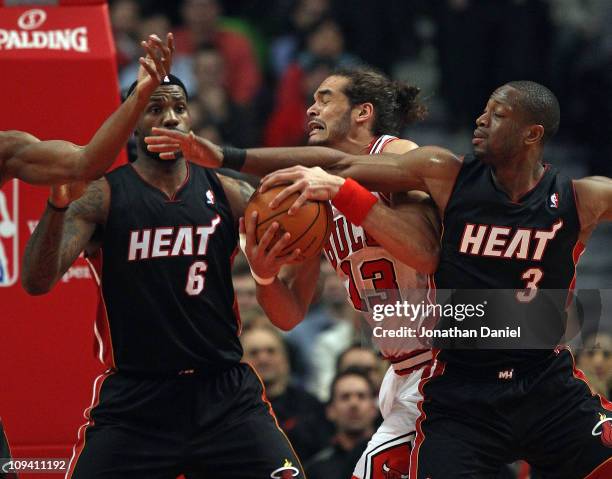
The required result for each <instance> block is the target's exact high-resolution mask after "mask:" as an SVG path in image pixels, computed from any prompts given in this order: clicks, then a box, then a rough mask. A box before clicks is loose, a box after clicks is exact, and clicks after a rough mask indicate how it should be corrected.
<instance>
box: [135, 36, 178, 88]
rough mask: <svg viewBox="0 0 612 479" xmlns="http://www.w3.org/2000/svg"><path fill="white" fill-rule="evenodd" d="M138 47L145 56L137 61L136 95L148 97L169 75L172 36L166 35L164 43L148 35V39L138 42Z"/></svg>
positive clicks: (172, 52) (172, 47) (172, 56)
mask: <svg viewBox="0 0 612 479" xmlns="http://www.w3.org/2000/svg"><path fill="white" fill-rule="evenodd" d="M140 45H141V46H142V48H143V49H144V51H145V53H146V55H145V56H144V57H140V58H139V59H138V62H139V63H140V68H139V69H138V78H137V80H138V84H137V85H136V94H137V95H145V96H147V97H148V96H149V95H151V93H153V92H154V91H155V89H156V88H157V87H158V86H159V85H160V84H161V82H162V80H163V79H164V77H165V76H166V75H167V74H168V73H170V70H171V68H172V60H173V58H174V36H173V35H172V33H168V35H167V37H166V43H164V42H162V41H161V39H160V38H159V37H158V36H157V35H149V38H148V39H147V40H146V41H145V40H143V41H142V42H140Z"/></svg>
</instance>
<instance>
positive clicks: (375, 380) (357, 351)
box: [336, 344, 388, 396]
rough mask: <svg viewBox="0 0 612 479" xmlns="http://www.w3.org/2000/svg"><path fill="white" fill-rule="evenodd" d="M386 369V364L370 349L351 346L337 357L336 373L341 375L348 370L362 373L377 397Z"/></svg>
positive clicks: (355, 345)
mask: <svg viewBox="0 0 612 479" xmlns="http://www.w3.org/2000/svg"><path fill="white" fill-rule="evenodd" d="M387 367H388V363H387V362H386V361H383V360H382V359H381V357H380V356H379V355H378V354H377V353H376V351H374V350H373V349H372V348H371V347H368V346H362V345H360V344H353V345H352V346H350V347H348V348H347V349H345V350H344V351H342V353H340V356H338V361H337V363H336V372H337V373H341V372H343V371H347V370H349V369H359V370H361V371H363V372H364V373H365V374H367V375H368V377H369V378H370V381H371V382H372V384H373V385H374V388H375V390H376V395H377V396H378V392H379V391H380V385H381V384H382V381H383V378H384V377H385V372H386V371H387Z"/></svg>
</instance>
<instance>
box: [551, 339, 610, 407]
mask: <svg viewBox="0 0 612 479" xmlns="http://www.w3.org/2000/svg"><path fill="white" fill-rule="evenodd" d="M561 351H567V352H568V353H569V354H570V357H571V358H572V372H573V374H574V377H575V378H576V379H578V380H579V381H582V382H584V383H585V384H586V385H587V387H588V388H589V391H591V396H596V397H597V399H599V402H600V403H601V407H602V408H604V409H607V410H608V411H612V402H610V401H608V400H607V399H606V398H605V397H603V396H602V395H601V394H597V393H596V392H595V391H593V389H592V388H591V385H590V384H589V381H588V380H587V378H586V376H585V375H584V373H583V372H582V371H581V370H580V369H578V368H577V367H576V358H575V357H574V355H573V354H572V350H571V349H570V348H568V347H567V346H559V347H558V348H557V349H555V353H557V354H559V353H560V352H561Z"/></svg>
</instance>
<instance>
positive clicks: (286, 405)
mask: <svg viewBox="0 0 612 479" xmlns="http://www.w3.org/2000/svg"><path fill="white" fill-rule="evenodd" d="M241 342H242V346H243V348H244V360H245V361H248V362H249V363H251V364H252V365H253V367H254V368H255V370H256V371H257V373H258V374H259V376H260V377H261V379H262V381H263V383H264V385H265V387H266V396H267V397H268V400H269V401H270V403H271V404H272V408H273V409H274V413H275V415H276V418H277V419H278V423H279V425H280V427H281V428H282V429H283V431H285V433H286V434H287V436H288V437H289V440H290V441H291V443H292V444H293V447H294V448H295V450H296V452H297V453H298V455H299V456H300V458H301V459H302V461H305V460H307V459H308V458H309V457H311V456H312V455H313V454H314V453H316V452H317V451H319V450H320V446H321V444H324V443H326V442H327V441H328V440H329V437H330V435H331V432H332V431H331V428H330V427H329V425H328V423H327V422H326V420H325V412H324V409H323V404H322V403H320V402H319V401H318V400H317V399H316V398H315V397H314V396H312V395H311V394H309V393H308V392H306V391H305V390H304V389H302V388H301V387H298V386H296V385H295V384H292V383H291V382H290V373H291V370H290V365H289V356H288V351H287V346H286V344H285V342H284V340H283V337H282V336H281V335H280V333H279V332H278V330H276V329H275V328H273V327H272V326H267V327H253V328H251V329H249V330H248V331H245V332H244V333H243V335H242V338H241Z"/></svg>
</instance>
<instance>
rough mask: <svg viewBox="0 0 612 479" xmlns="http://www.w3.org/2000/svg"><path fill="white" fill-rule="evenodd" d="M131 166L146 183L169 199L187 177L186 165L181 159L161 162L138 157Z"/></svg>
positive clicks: (146, 157) (144, 156) (143, 156)
mask: <svg viewBox="0 0 612 479" xmlns="http://www.w3.org/2000/svg"><path fill="white" fill-rule="evenodd" d="M132 166H133V167H134V169H135V170H136V171H137V172H138V173H139V174H140V175H141V176H142V177H143V178H144V179H145V180H146V181H147V182H148V183H151V184H152V185H153V186H155V187H156V188H158V189H160V190H162V191H163V192H164V193H166V194H167V195H168V196H170V197H172V196H174V194H175V193H176V191H177V190H178V189H179V188H180V186H181V185H182V184H183V183H184V182H185V177H186V176H187V163H186V161H185V160H184V159H182V158H181V159H179V160H176V161H162V160H155V159H153V158H150V157H148V156H147V155H138V158H137V159H136V161H135V162H134V163H132Z"/></svg>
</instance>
